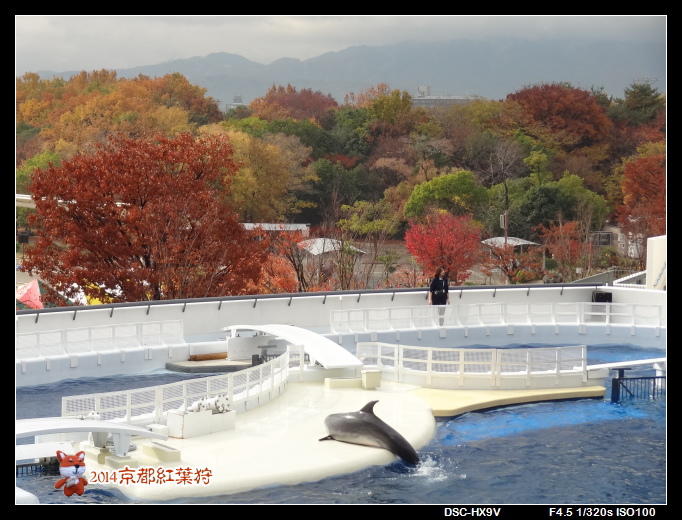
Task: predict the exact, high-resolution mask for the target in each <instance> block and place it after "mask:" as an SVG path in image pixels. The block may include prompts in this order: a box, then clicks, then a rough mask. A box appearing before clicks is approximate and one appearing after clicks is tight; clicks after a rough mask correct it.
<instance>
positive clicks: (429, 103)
mask: <svg viewBox="0 0 682 520" xmlns="http://www.w3.org/2000/svg"><path fill="white" fill-rule="evenodd" d="M470 101H471V98H468V97H465V96H432V95H431V87H430V86H428V85H422V86H419V87H417V95H416V96H412V106H414V107H426V108H434V107H447V106H451V105H456V104H464V103H469V102H470Z"/></svg>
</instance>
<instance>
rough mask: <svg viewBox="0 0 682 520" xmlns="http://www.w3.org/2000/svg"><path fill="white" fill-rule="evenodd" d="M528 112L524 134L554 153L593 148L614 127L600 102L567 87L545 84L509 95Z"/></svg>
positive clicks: (569, 86) (578, 90)
mask: <svg viewBox="0 0 682 520" xmlns="http://www.w3.org/2000/svg"><path fill="white" fill-rule="evenodd" d="M506 100H507V101H511V102H515V103H518V104H519V105H520V106H521V107H523V111H524V119H525V121H524V128H523V130H524V132H525V133H526V134H527V135H530V136H532V137H534V138H536V139H538V140H539V141H540V142H543V143H544V144H545V146H546V147H548V148H550V149H552V150H557V151H558V150H562V151H565V152H568V151H571V150H573V149H576V148H580V147H585V146H591V145H593V144H596V143H598V142H600V141H602V140H604V139H605V138H606V137H607V136H608V132H609V129H610V127H611V125H612V123H611V121H610V120H609V118H608V117H607V115H606V112H605V111H604V108H603V107H602V106H601V105H600V104H599V102H598V99H597V98H596V97H595V96H594V95H593V94H592V93H591V92H588V91H586V90H582V89H579V88H575V87H572V86H571V85H567V84H563V83H551V84H549V83H544V84H540V85H534V86H532V87H526V88H523V89H521V90H518V91H516V92H514V93H512V94H509V95H508V96H507V98H506Z"/></svg>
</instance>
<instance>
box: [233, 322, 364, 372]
mask: <svg viewBox="0 0 682 520" xmlns="http://www.w3.org/2000/svg"><path fill="white" fill-rule="evenodd" d="M224 330H226V331H231V332H232V336H233V337H234V336H235V335H236V334H237V331H238V330H255V331H258V332H264V333H266V334H270V335H272V336H277V337H278V338H282V339H285V340H286V341H288V342H289V343H290V344H292V345H295V346H303V350H304V351H305V353H306V354H308V355H309V356H310V358H311V359H314V360H315V361H316V362H318V363H319V364H320V365H322V366H323V367H324V368H361V367H362V366H363V365H362V361H360V360H359V359H358V358H356V357H355V356H354V355H353V354H351V353H350V352H348V351H347V350H346V349H345V348H343V347H342V346H340V345H339V344H337V343H334V342H333V341H332V340H330V339H328V338H326V337H324V336H322V335H320V334H317V333H316V332H313V331H311V330H308V329H303V328H301V327H294V326H293V325H230V326H229V327H225V329H224Z"/></svg>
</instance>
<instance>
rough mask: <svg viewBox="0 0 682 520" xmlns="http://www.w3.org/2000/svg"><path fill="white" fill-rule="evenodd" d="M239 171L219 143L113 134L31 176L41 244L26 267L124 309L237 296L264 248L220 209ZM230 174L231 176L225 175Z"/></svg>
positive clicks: (225, 144)
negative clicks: (133, 304) (92, 148)
mask: <svg viewBox="0 0 682 520" xmlns="http://www.w3.org/2000/svg"><path fill="white" fill-rule="evenodd" d="M235 170H236V165H235V164H234V162H233V160H232V147H231V145H230V143H229V141H228V140H227V139H226V138H225V137H223V136H216V137H206V138H203V139H201V140H195V139H194V138H193V137H192V136H191V135H190V134H178V135H177V136H176V137H174V138H167V137H163V136H156V137H155V138H153V139H147V140H133V139H129V138H126V137H122V136H111V137H110V138H109V139H108V141H107V142H106V143H104V144H101V145H98V146H97V149H96V152H95V153H93V154H90V155H77V156H75V157H74V158H73V159H71V160H67V161H64V162H63V163H62V165H61V166H59V167H54V166H51V167H48V168H45V169H42V170H36V172H35V173H34V174H33V176H32V186H31V193H32V194H33V197H34V200H35V204H36V210H37V215H36V218H35V221H36V222H35V223H36V224H38V228H39V236H38V241H37V243H36V244H35V245H34V246H32V247H30V248H28V249H27V252H26V253H27V254H26V259H25V261H24V264H23V265H24V269H25V270H26V271H28V272H31V273H33V274H35V275H38V276H39V277H40V278H41V279H43V280H44V281H45V282H47V283H48V284H49V285H51V286H52V287H54V288H55V289H56V290H58V291H60V292H61V293H63V294H64V295H66V296H67V297H73V296H74V295H75V294H76V293H78V292H79V291H80V290H82V291H83V292H84V293H85V294H86V296H88V297H92V298H96V299H98V300H100V301H112V302H126V301H147V300H161V299H164V300H167V299H180V298H199V297H209V296H221V295H233V294H242V293H244V292H246V291H247V289H248V286H249V283H250V282H253V281H255V280H256V279H257V277H258V275H259V273H260V268H261V264H263V263H264V262H265V260H266V258H267V241H266V240H260V239H257V238H258V236H257V234H256V233H252V232H248V231H246V230H245V229H244V227H243V226H242V225H241V224H239V222H238V221H237V219H236V216H235V214H234V212H233V211H232V210H231V208H229V207H228V206H226V205H224V204H221V203H220V202H219V197H220V196H221V191H222V190H223V189H225V188H226V186H227V185H229V183H230V181H231V175H234V172H235ZM230 174H231V175H230Z"/></svg>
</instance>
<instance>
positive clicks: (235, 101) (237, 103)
mask: <svg viewBox="0 0 682 520" xmlns="http://www.w3.org/2000/svg"><path fill="white" fill-rule="evenodd" d="M245 106H246V105H245V104H244V103H242V97H241V96H234V97H233V98H232V103H227V104H226V105H225V109H226V110H229V109H231V108H237V107H245Z"/></svg>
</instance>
